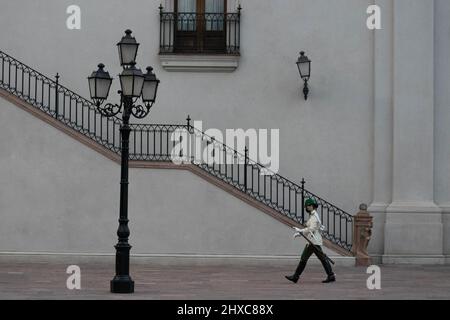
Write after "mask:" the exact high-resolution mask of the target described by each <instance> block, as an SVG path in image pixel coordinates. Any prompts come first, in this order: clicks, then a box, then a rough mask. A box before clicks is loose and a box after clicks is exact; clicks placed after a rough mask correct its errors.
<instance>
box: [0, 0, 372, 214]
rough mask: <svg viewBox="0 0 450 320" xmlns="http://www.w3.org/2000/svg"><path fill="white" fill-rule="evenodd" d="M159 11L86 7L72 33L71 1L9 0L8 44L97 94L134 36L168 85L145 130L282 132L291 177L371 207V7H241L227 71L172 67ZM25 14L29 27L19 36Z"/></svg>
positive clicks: (141, 59) (355, 0) (109, 4)
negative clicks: (166, 64) (198, 123)
mask: <svg viewBox="0 0 450 320" xmlns="http://www.w3.org/2000/svg"><path fill="white" fill-rule="evenodd" d="M230 2H231V3H232V2H233V1H230ZM159 3H160V2H159V1H149V0H145V1H144V0H133V1H127V2H124V1H114V0H113V1H110V0H108V1H106V0H100V1H87V0H80V1H77V2H76V4H77V5H79V6H80V8H81V12H82V25H81V27H82V28H81V30H68V29H67V28H66V27H65V20H66V17H67V15H66V13H65V10H66V8H67V6H68V5H71V4H75V3H74V2H73V1H65V0H64V1H60V0H58V1H56V0H45V1H40V2H39V3H37V2H33V1H27V0H19V1H14V2H13V1H5V4H3V5H2V14H1V15H2V19H1V21H0V42H1V43H2V48H3V49H4V50H5V51H6V52H8V53H10V54H11V55H12V56H14V57H16V58H18V59H19V60H21V61H23V62H25V63H28V64H29V65H31V66H34V67H36V68H38V69H39V70H42V72H43V73H44V74H48V75H53V74H56V72H59V73H60V75H61V82H62V83H63V84H66V85H67V86H68V87H70V88H73V90H75V92H78V93H80V94H81V95H83V96H88V95H89V94H88V88H87V80H86V77H87V75H88V74H89V73H90V72H92V70H93V69H94V68H95V67H96V65H97V63H98V62H100V61H102V62H103V63H105V64H106V66H107V69H108V70H109V71H110V73H111V74H112V75H117V74H118V73H119V72H120V70H119V66H118V57H117V49H116V46H115V44H116V43H117V42H118V41H119V40H120V37H121V36H122V34H123V31H124V30H125V29H126V28H131V29H132V30H133V31H134V35H135V36H136V37H137V39H138V41H140V43H141V47H140V51H139V53H138V59H137V61H138V64H139V65H140V66H141V67H142V68H145V66H146V65H152V66H154V67H155V69H156V73H157V75H158V77H159V78H160V79H161V81H162V82H161V86H160V90H159V94H158V103H157V105H156V106H155V108H154V110H153V111H152V114H151V118H148V119H145V120H144V121H146V122H159V123H161V122H162V123H174V122H175V123H179V122H182V123H184V121H185V120H184V119H185V118H186V116H187V114H190V115H191V117H192V118H193V119H196V120H203V121H204V124H205V128H208V127H214V128H219V129H225V128H269V129H270V128H279V129H280V140H281V141H280V154H281V155H282V156H281V159H280V167H281V169H280V173H281V174H283V175H286V176H287V177H288V178H291V179H292V180H294V181H300V180H301V177H302V176H304V177H305V178H306V179H307V180H308V183H307V185H309V188H310V189H311V191H313V192H315V193H318V194H319V195H322V196H323V197H325V198H326V199H327V200H329V201H330V202H332V203H335V204H336V205H338V206H340V207H342V208H343V209H344V210H348V211H350V212H351V213H354V212H355V211H356V208H357V207H358V205H359V204H360V203H362V202H366V203H367V202H370V200H371V190H370V180H371V176H370V166H371V150H372V148H371V123H372V106H373V104H372V100H373V98H372V94H373V93H372V87H373V86H372V64H373V63H372V60H373V58H372V52H373V50H372V44H373V38H372V37H373V35H372V33H371V32H370V31H369V30H368V29H367V28H366V27H365V23H366V21H365V20H366V14H365V10H366V8H367V6H368V4H369V3H370V1H361V0H334V1H329V0H319V1H317V0H315V1H306V0H303V1H299V0H289V1H282V2H279V1H272V0H264V1H261V0H247V1H242V6H243V8H244V9H243V10H242V26H241V30H242V40H241V45H242V50H241V53H242V56H241V59H240V66H239V68H238V70H236V71H235V72H233V73H229V74H227V73H219V74H212V73H169V72H167V71H164V69H162V67H161V65H160V63H159V58H158V46H159V14H158V6H159ZM128 8H131V10H126V9H128ZM349 8H351V10H349ZM17 14H19V15H20V16H21V17H22V18H21V21H23V24H21V26H20V27H12V26H15V25H16V21H17ZM319 21H320V23H319ZM37 34H38V35H39V36H36V35H37ZM302 49H303V50H305V51H306V52H307V54H308V56H309V57H310V58H311V59H312V61H313V66H312V78H311V82H310V87H311V97H310V100H309V101H307V102H305V101H304V100H303V98H302V96H301V93H300V91H301V88H302V87H301V84H300V81H299V74H298V71H297V68H296V66H295V61H296V59H297V57H298V52H299V51H300V50H302ZM116 78H117V77H116ZM116 80H117V79H116ZM115 85H116V87H115V88H117V85H118V81H116V83H115ZM115 91H116V90H114V89H112V90H111V92H112V93H113V92H115ZM111 98H112V99H115V98H116V97H115V96H114V95H113V94H112V95H111Z"/></svg>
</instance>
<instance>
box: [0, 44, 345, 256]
mask: <svg viewBox="0 0 450 320" xmlns="http://www.w3.org/2000/svg"><path fill="white" fill-rule="evenodd" d="M0 63H1V79H0V87H1V88H2V89H4V90H6V91H8V92H9V93H11V94H13V95H15V96H16V97H18V98H20V99H22V100H24V101H25V102H27V103H29V104H30V105H32V106H34V107H36V108H37V109H39V110H41V111H42V112H45V113H46V114H48V115H50V116H52V117H54V118H56V119H58V120H59V121H61V122H63V123H64V124H65V125H67V126H69V127H70V128H72V129H74V130H76V131H78V132H80V133H82V134H83V135H85V136H87V137H89V138H90V139H92V140H94V141H96V142H97V143H99V144H101V145H102V146H104V147H106V148H108V149H109V150H111V151H113V152H115V153H117V154H119V153H120V149H119V146H120V140H119V139H120V132H119V128H120V124H121V120H120V119H118V118H106V117H104V116H102V115H101V114H100V113H99V112H98V111H97V110H96V108H95V106H94V105H92V103H91V102H89V101H88V100H86V99H84V98H82V97H81V96H79V95H78V94H76V93H74V92H72V91H71V90H69V89H67V88H66V87H64V86H62V85H60V84H59V77H58V76H57V77H56V79H55V80H52V79H50V78H48V77H46V76H44V75H42V74H41V73H39V72H37V71H36V70H33V69H32V68H30V67H28V66H27V65H25V64H23V63H21V62H19V61H17V60H16V59H14V58H12V57H11V56H9V55H7V54H6V53H4V52H2V51H0ZM131 129H132V132H131V135H130V160H136V161H158V162H167V161H172V159H173V158H172V156H173V154H175V153H174V152H173V151H174V148H175V147H176V145H177V143H181V142H182V138H177V139H173V138H172V134H173V133H175V132H176V131H177V130H184V131H185V132H187V137H188V139H189V141H194V140H195V138H199V139H200V141H201V145H200V149H201V150H204V149H205V148H210V150H211V153H208V152H207V154H208V155H209V154H211V157H213V158H214V159H221V161H210V160H211V159H208V158H207V159H201V160H199V159H196V158H195V157H194V156H193V155H191V154H190V153H186V154H184V155H183V154H182V153H181V154H179V156H181V157H182V156H186V155H187V154H189V157H190V158H189V159H188V162H189V163H191V164H193V165H195V166H197V167H198V168H201V169H202V170H204V171H205V172H207V173H209V174H211V175H212V176H214V177H216V178H217V179H220V180H222V181H224V182H226V183H227V184H229V185H231V186H233V187H234V188H236V189H237V190H239V191H241V192H243V193H245V194H247V195H248V196H250V197H252V198H253V199H255V200H257V201H259V202H261V203H263V204H265V205H266V206H268V207H270V208H272V209H273V210H275V211H277V212H278V213H279V214H280V215H283V216H285V217H288V218H290V219H292V220H293V221H295V222H298V223H301V224H304V222H305V220H306V217H305V210H304V209H305V208H304V200H305V199H306V198H314V199H315V200H316V201H317V203H318V204H319V208H318V210H317V211H318V213H319V215H320V217H321V220H322V223H323V224H324V226H325V228H326V229H325V230H324V232H323V235H324V237H325V238H326V239H328V240H330V241H331V242H332V243H334V244H336V245H338V246H339V247H341V248H343V249H344V250H347V251H348V252H349V253H350V252H351V250H352V238H353V224H354V217H353V216H352V215H350V214H348V213H347V212H345V211H344V210H342V209H340V208H338V207H336V206H334V205H332V204H331V203H329V202H327V201H326V200H324V199H322V198H320V197H319V196H317V195H315V194H313V193H311V192H310V191H308V190H306V189H305V181H304V180H302V181H301V182H300V183H299V184H297V183H294V182H292V181H290V180H288V179H286V178H284V177H282V176H281V175H279V174H277V173H273V172H270V170H269V169H268V168H266V167H265V166H263V165H261V164H259V163H258V162H257V161H254V160H252V159H250V158H249V156H248V154H249V153H248V150H247V149H245V150H242V152H239V151H237V150H235V149H233V148H230V147H229V146H227V145H225V144H224V143H222V142H220V141H217V140H215V139H214V137H210V136H208V135H207V134H205V133H204V132H201V131H199V130H198V129H196V128H194V127H193V126H191V124H190V119H189V118H188V122H187V124H185V125H167V124H133V125H131ZM262 173H266V174H265V175H263V174H262ZM268 173H270V174H268Z"/></svg>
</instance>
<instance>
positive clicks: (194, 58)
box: [159, 0, 241, 71]
mask: <svg viewBox="0 0 450 320" xmlns="http://www.w3.org/2000/svg"><path fill="white" fill-rule="evenodd" d="M227 2H230V1H227V0H173V10H171V9H169V10H170V11H169V12H168V11H166V9H165V8H163V7H162V6H161V7H160V52H159V54H160V59H161V63H162V65H163V67H164V68H165V69H166V70H168V71H233V70H235V69H236V68H237V66H238V62H239V55H240V51H239V50H240V11H241V9H240V6H238V7H237V8H236V11H235V12H229V11H228V9H227Z"/></svg>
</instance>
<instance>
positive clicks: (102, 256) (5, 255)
mask: <svg viewBox="0 0 450 320" xmlns="http://www.w3.org/2000/svg"><path fill="white" fill-rule="evenodd" d="M74 256H75V257H77V259H88V260H90V261H92V260H93V259H99V260H108V261H109V260H112V259H114V256H115V254H113V253H101V252H99V253H95V252H92V253H91V252H89V253H86V252H68V253H67V252H15V251H4V252H0V261H1V260H2V259H5V260H6V261H8V262H11V260H19V261H23V260H33V261H40V260H42V261H46V262H48V261H49V260H50V259H51V260H63V261H64V260H65V259H67V258H71V257H74ZM131 257H132V258H133V261H134V263H137V264H139V263H140V262H142V263H148V261H149V260H151V262H152V263H162V264H165V263H172V262H176V263H177V264H180V263H188V264H189V263H198V262H199V260H200V261H202V262H204V263H205V264H209V263H219V264H224V263H243V264H246V263H256V264H260V263H262V262H263V263H275V264H284V263H289V264H290V263H297V262H298V256H291V255H282V256H274V255H230V254H169V253H167V254H165V253H158V254H152V253H148V254H146V253H132V254H131ZM330 258H331V259H333V260H334V261H335V262H336V264H337V265H339V266H345V267H350V266H354V264H355V258H354V257H346V256H339V255H330ZM311 263H313V264H316V265H320V261H319V260H318V259H311Z"/></svg>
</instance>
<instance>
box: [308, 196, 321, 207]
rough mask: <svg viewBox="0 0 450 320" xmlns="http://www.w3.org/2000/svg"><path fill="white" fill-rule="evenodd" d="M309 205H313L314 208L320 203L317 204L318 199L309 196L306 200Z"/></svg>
mask: <svg viewBox="0 0 450 320" xmlns="http://www.w3.org/2000/svg"><path fill="white" fill-rule="evenodd" d="M307 206H313V207H314V208H317V207H318V206H319V205H318V204H317V202H316V200H314V199H312V198H309V199H306V201H305V207H307Z"/></svg>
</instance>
